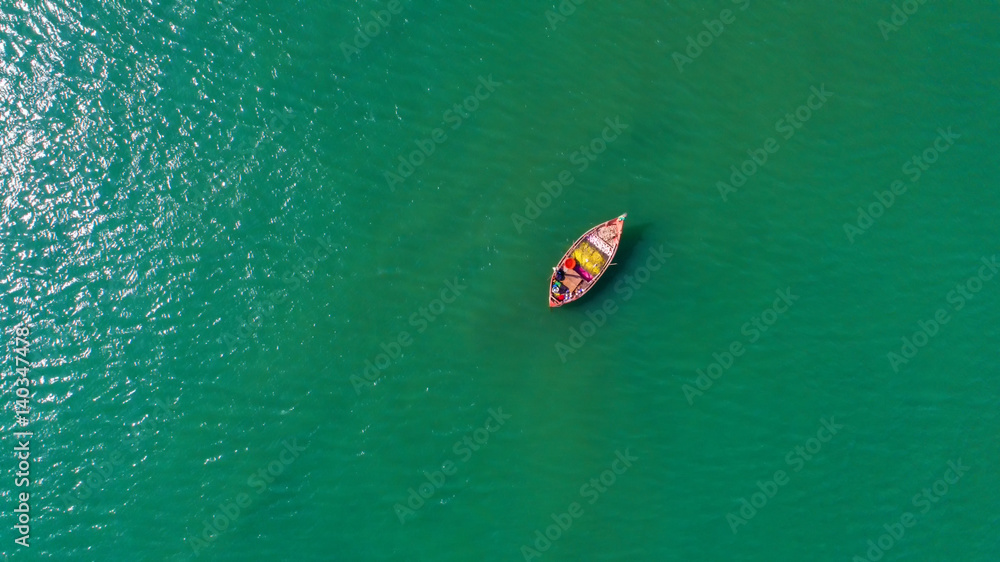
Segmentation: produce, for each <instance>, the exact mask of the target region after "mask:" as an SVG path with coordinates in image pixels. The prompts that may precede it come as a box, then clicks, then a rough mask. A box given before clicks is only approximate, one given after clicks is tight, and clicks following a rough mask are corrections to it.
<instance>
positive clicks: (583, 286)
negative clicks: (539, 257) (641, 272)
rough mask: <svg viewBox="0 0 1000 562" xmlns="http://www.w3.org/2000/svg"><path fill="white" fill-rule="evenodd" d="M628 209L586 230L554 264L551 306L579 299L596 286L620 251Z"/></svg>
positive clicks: (550, 282) (550, 295)
mask: <svg viewBox="0 0 1000 562" xmlns="http://www.w3.org/2000/svg"><path fill="white" fill-rule="evenodd" d="M626 216H628V214H627V213H625V214H622V215H621V216H619V217H617V218H614V219H611V220H609V221H607V222H602V223H601V224H599V225H597V226H595V227H593V228H591V229H590V230H588V231H587V232H585V233H583V236H581V237H580V238H578V239H577V240H576V242H574V243H573V245H571V246H570V247H569V250H568V251H567V252H566V253H565V254H563V257H562V259H561V260H559V263H558V264H556V266H555V267H554V268H552V277H551V278H550V279H549V308H558V307H560V306H563V305H564V304H567V303H570V302H573V301H576V300H577V299H579V298H580V297H582V296H583V295H585V294H587V292H588V291H590V289H592V288H593V287H594V285H595V284H596V283H597V280H598V279H600V278H601V275H603V274H604V272H605V271H607V270H608V268H609V267H611V260H612V259H613V258H614V257H615V253H616V252H617V251H618V245H619V242H620V241H621V236H622V230H623V229H624V228H625V217H626Z"/></svg>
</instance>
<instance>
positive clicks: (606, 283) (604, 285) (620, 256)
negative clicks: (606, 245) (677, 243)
mask: <svg viewBox="0 0 1000 562" xmlns="http://www.w3.org/2000/svg"><path fill="white" fill-rule="evenodd" d="M647 228H649V223H643V224H639V225H634V224H629V225H626V226H625V229H624V230H622V237H621V240H620V241H619V242H618V251H617V252H616V253H615V257H614V260H613V262H612V263H614V264H615V265H613V266H611V267H610V268H608V270H607V271H606V272H604V275H603V276H601V281H600V283H597V284H596V285H594V287H593V288H591V289H590V290H589V291H587V294H586V295H584V296H583V297H582V298H580V299H578V300H574V301H573V302H569V303H566V304H564V305H563V306H574V305H575V306H582V307H590V306H596V307H598V308H600V307H601V306H602V305H603V304H604V301H605V300H606V299H612V300H620V299H616V297H617V296H618V295H620V294H621V293H620V291H619V292H618V293H616V292H615V287H616V286H618V287H621V282H622V280H623V279H624V276H625V275H626V274H628V273H629V272H631V271H633V270H635V269H636V268H638V267H639V266H641V265H643V263H644V262H643V261H641V260H639V259H638V258H637V257H636V256H635V255H634V254H635V249H636V247H638V246H639V245H640V244H641V243H642V241H643V240H644V239H645V236H644V234H645V232H646V229H647ZM639 257H640V258H641V257H642V256H639Z"/></svg>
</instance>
